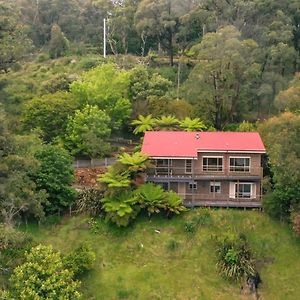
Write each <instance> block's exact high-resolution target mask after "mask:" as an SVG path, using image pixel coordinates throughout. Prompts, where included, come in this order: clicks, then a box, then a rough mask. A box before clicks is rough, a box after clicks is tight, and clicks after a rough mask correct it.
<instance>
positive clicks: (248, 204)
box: [183, 200, 262, 208]
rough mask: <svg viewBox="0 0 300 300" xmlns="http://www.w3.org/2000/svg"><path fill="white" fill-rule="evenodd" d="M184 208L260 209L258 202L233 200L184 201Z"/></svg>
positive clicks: (260, 205)
mask: <svg viewBox="0 0 300 300" xmlns="http://www.w3.org/2000/svg"><path fill="white" fill-rule="evenodd" d="M183 204H184V205H185V206H186V207H239V208H261V207H262V203H261V202H260V201H234V200H224V201H223V200H194V201H190V200H184V201H183Z"/></svg>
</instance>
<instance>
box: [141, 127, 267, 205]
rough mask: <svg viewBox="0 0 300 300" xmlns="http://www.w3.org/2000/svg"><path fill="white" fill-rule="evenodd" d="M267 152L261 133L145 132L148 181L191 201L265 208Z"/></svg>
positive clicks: (199, 203) (144, 147) (186, 201)
mask: <svg viewBox="0 0 300 300" xmlns="http://www.w3.org/2000/svg"><path fill="white" fill-rule="evenodd" d="M265 152H266V150H265V147H264V145H263V142H262V140H261V138H260V135H259V134H258V133H257V132H183V131H155V132H146V133H145V137H144V140H143V145H142V153H144V154H147V155H148V156H149V157H150V158H151V159H152V160H153V168H152V169H150V170H149V171H148V173H147V181H149V182H154V183H157V184H161V185H162V186H163V187H164V189H165V190H173V191H175V192H177V193H178V194H179V195H180V196H181V197H182V198H183V200H184V203H185V204H186V205H187V206H219V207H222V206H223V207H260V206H261V194H262V193H261V180H262V178H263V169H262V154H264V153H265Z"/></svg>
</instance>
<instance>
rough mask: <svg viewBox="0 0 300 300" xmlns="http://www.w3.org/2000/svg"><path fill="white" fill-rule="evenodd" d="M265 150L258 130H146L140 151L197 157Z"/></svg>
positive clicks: (162, 154) (161, 154)
mask: <svg viewBox="0 0 300 300" xmlns="http://www.w3.org/2000/svg"><path fill="white" fill-rule="evenodd" d="M205 151H207V152H214V151H224V152H227V151H228V152H239V151H240V152H265V151H266V150H265V147H264V144H263V142H262V140H261V137H260V135H259V133H258V132H186V131H149V132H146V133H145V136H144V141H143V146H142V153H144V154H147V155H149V156H150V157H197V152H205Z"/></svg>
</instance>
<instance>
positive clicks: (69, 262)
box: [64, 243, 96, 276]
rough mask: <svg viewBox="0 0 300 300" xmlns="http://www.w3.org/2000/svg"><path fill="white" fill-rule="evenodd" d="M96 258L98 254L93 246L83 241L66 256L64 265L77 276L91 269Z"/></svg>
mask: <svg viewBox="0 0 300 300" xmlns="http://www.w3.org/2000/svg"><path fill="white" fill-rule="evenodd" d="M95 260H96V255H95V252H94V251H93V250H92V248H91V246H90V245H89V244H86V243H82V244H81V245H80V246H78V247H77V248H76V249H74V250H73V251H72V252H71V253H69V254H68V255H67V256H66V257H65V258H64V265H65V267H66V268H67V269H68V270H71V271H72V272H73V273H74V275H75V276H78V275H81V274H84V273H85V272H87V271H89V270H91V269H92V268H93V264H94V262H95Z"/></svg>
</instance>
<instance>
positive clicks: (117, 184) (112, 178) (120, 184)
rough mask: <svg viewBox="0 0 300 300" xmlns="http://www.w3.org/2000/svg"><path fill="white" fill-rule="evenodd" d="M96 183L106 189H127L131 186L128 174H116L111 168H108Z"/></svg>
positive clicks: (124, 172) (116, 171) (125, 172)
mask: <svg viewBox="0 0 300 300" xmlns="http://www.w3.org/2000/svg"><path fill="white" fill-rule="evenodd" d="M98 181H99V182H101V183H103V184H104V185H106V186H107V187H108V188H127V187H129V186H130V184H131V180H130V174H129V172H128V171H123V172H118V170H117V169H115V168H114V167H113V166H110V167H108V171H107V172H106V173H104V174H102V175H100V176H99V179H98Z"/></svg>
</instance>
